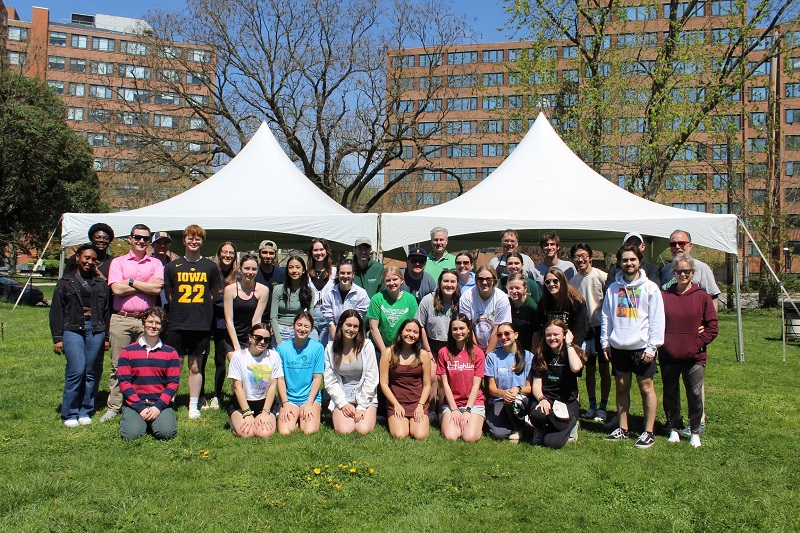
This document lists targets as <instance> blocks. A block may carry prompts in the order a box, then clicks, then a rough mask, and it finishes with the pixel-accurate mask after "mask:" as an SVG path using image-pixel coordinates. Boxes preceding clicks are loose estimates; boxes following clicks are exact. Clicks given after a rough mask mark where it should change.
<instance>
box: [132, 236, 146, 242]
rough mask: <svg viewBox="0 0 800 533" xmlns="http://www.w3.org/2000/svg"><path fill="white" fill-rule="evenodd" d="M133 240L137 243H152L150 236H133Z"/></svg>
mask: <svg viewBox="0 0 800 533" xmlns="http://www.w3.org/2000/svg"><path fill="white" fill-rule="evenodd" d="M131 239H133V240H134V241H136V242H139V241H144V242H150V235H131Z"/></svg>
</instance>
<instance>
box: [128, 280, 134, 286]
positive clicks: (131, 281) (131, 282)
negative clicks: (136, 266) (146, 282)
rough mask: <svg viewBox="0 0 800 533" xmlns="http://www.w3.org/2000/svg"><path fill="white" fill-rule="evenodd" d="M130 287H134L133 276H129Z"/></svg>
mask: <svg viewBox="0 0 800 533" xmlns="http://www.w3.org/2000/svg"><path fill="white" fill-rule="evenodd" d="M128 287H133V278H128Z"/></svg>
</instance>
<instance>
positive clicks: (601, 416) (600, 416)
mask: <svg viewBox="0 0 800 533" xmlns="http://www.w3.org/2000/svg"><path fill="white" fill-rule="evenodd" d="M607 416H608V415H607V414H606V412H605V410H604V409H598V410H597V412H596V413H595V414H594V421H595V422H605V421H606V417H607Z"/></svg>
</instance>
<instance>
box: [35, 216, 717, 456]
mask: <svg viewBox="0 0 800 533" xmlns="http://www.w3.org/2000/svg"><path fill="white" fill-rule="evenodd" d="M89 238H90V241H91V243H90V244H87V245H83V246H81V247H79V248H78V249H77V251H76V253H75V255H74V256H73V258H72V260H71V261H70V265H71V267H70V268H69V269H68V271H67V272H66V273H65V275H64V277H63V278H62V279H61V280H59V282H58V284H57V286H56V290H55V293H54V297H53V304H52V306H51V312H50V323H51V330H52V336H53V342H54V346H53V348H54V351H56V353H64V355H65V358H66V363H67V364H66V372H65V384H64V395H63V400H62V409H61V417H62V420H63V423H64V425H65V426H67V427H77V426H80V425H86V424H91V423H92V419H91V415H92V414H93V413H94V411H95V397H96V393H97V385H98V382H99V379H100V374H101V373H102V362H103V357H102V353H103V351H104V350H108V349H109V348H110V350H111V372H110V376H109V397H108V409H107V410H106V412H105V414H103V416H102V417H101V418H100V420H101V421H103V422H105V421H109V420H111V419H113V418H115V417H116V416H118V415H120V414H121V415H122V416H121V419H120V420H121V421H120V434H121V436H122V437H123V438H126V439H134V438H138V437H140V436H142V435H144V434H146V433H150V434H152V435H153V436H155V437H156V438H170V437H172V436H174V435H175V434H176V432H177V421H176V416H175V412H174V410H173V406H174V404H175V395H176V393H177V391H178V389H179V378H180V374H181V368H182V365H183V360H184V358H187V360H188V364H187V366H188V387H187V388H188V397H189V399H188V416H189V419H197V418H200V417H201V415H202V413H201V410H202V409H218V408H220V407H221V404H222V394H223V393H222V391H223V385H224V381H225V377H226V376H227V378H228V379H230V380H231V383H232V387H231V390H232V395H231V397H230V401H229V404H228V414H229V416H230V427H231V430H232V432H233V434H234V435H236V436H239V437H244V438H248V437H262V438H265V437H269V436H271V435H272V434H274V432H275V431H276V430H277V431H278V432H280V433H281V434H288V433H291V432H292V431H295V430H296V429H298V428H299V429H300V430H301V431H303V432H304V433H306V434H309V433H314V432H316V431H317V430H318V429H319V426H320V422H321V419H322V411H323V392H324V393H325V394H324V401H325V404H326V405H325V407H326V408H327V409H328V410H330V412H331V417H332V424H333V427H334V429H335V430H336V431H337V432H340V433H352V432H358V433H361V434H366V433H368V432H370V431H372V429H373V428H374V427H375V425H376V422H377V420H378V419H379V417H385V418H386V421H387V424H388V428H389V432H390V433H391V435H392V436H393V437H395V438H406V437H408V436H410V437H412V438H415V439H422V438H425V437H426V436H427V435H428V433H429V431H430V424H431V421H434V422H436V421H438V423H439V424H440V427H441V432H442V435H443V436H444V437H445V438H446V439H448V440H457V439H462V440H464V441H466V442H475V441H477V440H479V439H480V438H481V436H482V435H483V434H484V431H485V432H486V433H488V434H489V435H491V436H492V437H493V438H495V439H508V440H512V441H519V440H520V439H521V438H523V436H524V437H525V438H528V437H530V439H531V441H532V442H533V443H534V444H542V445H545V446H548V447H552V448H560V447H563V446H564V445H565V444H566V443H567V442H569V441H570V440H575V439H576V438H577V434H578V428H579V418H580V417H581V416H583V417H585V418H588V419H590V420H594V421H596V422H606V418H607V416H608V414H607V411H608V397H609V394H610V389H611V379H610V378H611V375H612V374H613V376H614V381H615V385H616V412H617V414H616V417H615V418H614V419H613V420H611V421H610V422H609V424H610V425H611V426H613V431H611V433H610V434H609V435H608V437H607V438H608V439H609V440H620V439H627V438H629V437H630V436H631V433H630V432H631V428H630V424H629V417H628V412H629V407H630V388H631V381H632V376H633V375H635V376H636V380H637V383H638V386H639V389H640V392H641V396H642V403H643V409H644V428H643V430H644V431H643V432H642V433H641V434H640V435H639V437H638V439H637V441H636V446H637V447H639V448H648V447H650V446H652V445H653V442H654V434H653V430H654V423H655V416H656V406H657V400H656V393H655V389H654V386H653V376H654V375H655V373H656V372H657V371H658V368H659V366H660V368H661V372H662V381H663V407H664V414H665V416H666V428H667V429H668V430H669V441H670V442H678V441H679V440H680V436H681V435H680V432H681V431H682V430H685V429H686V428H684V427H683V420H682V417H681V406H680V405H681V402H680V392H679V381H680V379H681V378H682V379H683V381H684V385H685V389H686V397H687V403H688V415H689V426H688V432H687V436H688V437H689V439H690V442H691V443H692V445H693V446H695V447H697V446H700V445H701V443H700V434H701V433H702V432H703V430H704V421H703V416H704V387H703V383H704V372H705V365H706V346H707V345H708V344H709V343H710V342H711V341H712V340H713V339H714V338H715V337H716V335H717V315H716V297H717V296H718V295H719V289H718V288H717V287H716V284H715V283H714V278H713V274H712V272H711V270H710V268H709V267H708V265H705V263H702V262H701V261H699V260H697V259H694V258H692V257H691V254H690V252H691V248H692V244H691V237H690V236H689V234H688V233H687V232H685V231H682V230H676V231H675V232H673V234H672V235H671V236H670V249H671V251H672V253H673V261H672V263H671V264H668V265H666V266H665V267H664V268H662V269H659V268H658V267H657V266H655V265H652V264H650V263H647V262H646V261H644V257H643V253H642V252H643V251H644V249H645V247H646V244H645V242H644V239H642V237H641V235H639V234H636V233H631V234H628V235H626V237H625V239H624V242H623V245H622V246H621V247H620V248H619V250H618V251H617V253H616V260H617V262H616V265H615V266H614V267H612V269H611V270H610V271H609V273H608V274H606V273H605V272H603V271H602V270H600V269H599V268H597V267H595V266H593V264H592V261H593V255H594V251H593V250H592V248H591V246H590V245H588V244H586V243H578V244H576V245H574V246H573V247H572V248H571V250H570V258H571V259H572V262H570V261H567V260H565V259H563V258H561V257H560V252H561V246H560V240H559V238H558V236H557V235H556V234H555V233H552V232H548V233H545V234H543V235H542V236H541V238H540V243H539V244H540V248H541V251H542V255H543V257H544V260H543V261H542V262H540V263H538V264H537V263H534V262H533V260H532V259H531V258H530V257H529V256H527V255H525V254H522V253H520V252H519V251H518V248H519V235H518V233H517V232H516V231H514V230H506V231H504V232H503V233H502V237H501V242H502V249H503V252H502V253H501V254H500V255H498V256H497V257H495V258H493V259H492V260H491V261H489V263H488V264H485V265H479V266H477V268H475V267H476V265H475V263H476V258H475V256H474V255H473V254H472V253H471V252H468V251H463V252H459V253H457V254H454V255H452V254H450V253H449V252H448V251H447V244H448V234H447V230H446V229H445V228H441V227H437V228H434V229H433V230H432V231H431V252H430V254H428V253H427V252H426V251H425V250H424V249H423V248H420V247H415V248H411V249H410V250H409V252H408V257H407V263H406V268H405V269H400V268H398V267H396V266H387V267H385V268H384V266H383V265H382V264H380V263H379V262H377V261H375V259H374V258H373V257H372V243H371V242H370V240H369V239H368V238H363V237H362V238H359V239H357V240H356V242H355V248H354V250H353V259H352V260H351V259H343V260H340V261H338V263H337V264H335V265H334V257H333V253H332V251H331V248H330V246H329V245H328V243H327V242H326V241H325V240H324V239H312V241H311V244H310V246H309V249H308V251H307V254H306V257H305V258H304V257H302V256H300V255H290V256H289V257H288V259H287V260H286V262H285V266H283V267H282V266H280V265H279V264H278V261H277V253H278V246H277V245H276V243H275V242H274V241H272V240H264V241H262V242H261V244H260V245H259V250H258V255H251V254H244V255H242V256H241V257H240V254H239V252H238V251H237V250H236V247H235V245H234V244H233V243H231V242H224V243H222V245H220V246H219V248H218V250H217V253H216V256H215V257H214V259H213V260H209V259H206V258H204V257H203V256H202V255H201V252H200V250H201V248H202V245H203V242H204V241H205V238H206V235H205V231H204V230H203V229H202V228H201V227H199V226H196V225H191V226H189V227H187V228H186V229H185V230H184V232H183V244H184V248H185V251H184V254H183V255H181V256H177V257H176V256H173V255H170V254H169V245H170V242H171V241H170V237H169V235H168V234H167V233H165V232H156V233H151V231H150V228H148V227H147V226H145V225H143V224H137V225H135V226H134V227H133V228H132V229H131V233H130V236H129V237H128V241H129V243H130V252H129V253H128V254H126V255H124V256H122V257H117V258H111V257H110V256H109V255H108V251H107V249H108V243H109V242H111V240H113V238H114V234H113V230H112V229H111V228H110V227H109V226H107V225H105V224H95V225H94V226H92V228H90V230H89ZM151 240H152V244H153V250H154V253H153V255H148V254H147V248H148V244H149V243H150V242H151ZM157 243H159V244H158V246H157ZM212 338H213V339H214V350H215V353H214V361H215V368H216V371H215V375H214V387H213V396H211V398H210V400H209V401H206V400H205V398H204V390H205V365H206V361H207V359H208V356H209V350H210V346H211V339H212ZM226 363H227V365H228V370H227V373H226V371H225V368H226ZM584 369H585V383H586V400H588V404H587V405H588V407H587V409H585V411H583V412H581V408H580V399H581V396H582V394H581V393H580V391H579V385H578V384H579V377H581V376H582V375H583V374H584ZM598 373H599V375H600V387H599V388H600V398H599V401H598V398H597V379H596V377H597V374H598Z"/></svg>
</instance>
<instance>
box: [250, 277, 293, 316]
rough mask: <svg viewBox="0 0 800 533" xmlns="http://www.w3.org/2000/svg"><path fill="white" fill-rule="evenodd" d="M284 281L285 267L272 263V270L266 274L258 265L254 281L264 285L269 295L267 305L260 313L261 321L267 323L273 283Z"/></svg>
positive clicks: (279, 283)
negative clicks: (261, 313) (262, 312)
mask: <svg viewBox="0 0 800 533" xmlns="http://www.w3.org/2000/svg"><path fill="white" fill-rule="evenodd" d="M285 281H286V269H285V268H283V267H279V266H278V265H272V272H270V273H269V274H267V273H266V272H264V269H262V268H261V266H260V265H259V267H258V274H256V283H260V284H262V285H266V286H267V288H268V289H269V297H268V298H267V307H266V308H265V309H264V314H263V315H261V322H263V323H264V324H269V311H270V309H272V291H273V290H275V285H283V283H284V282H285Z"/></svg>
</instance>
